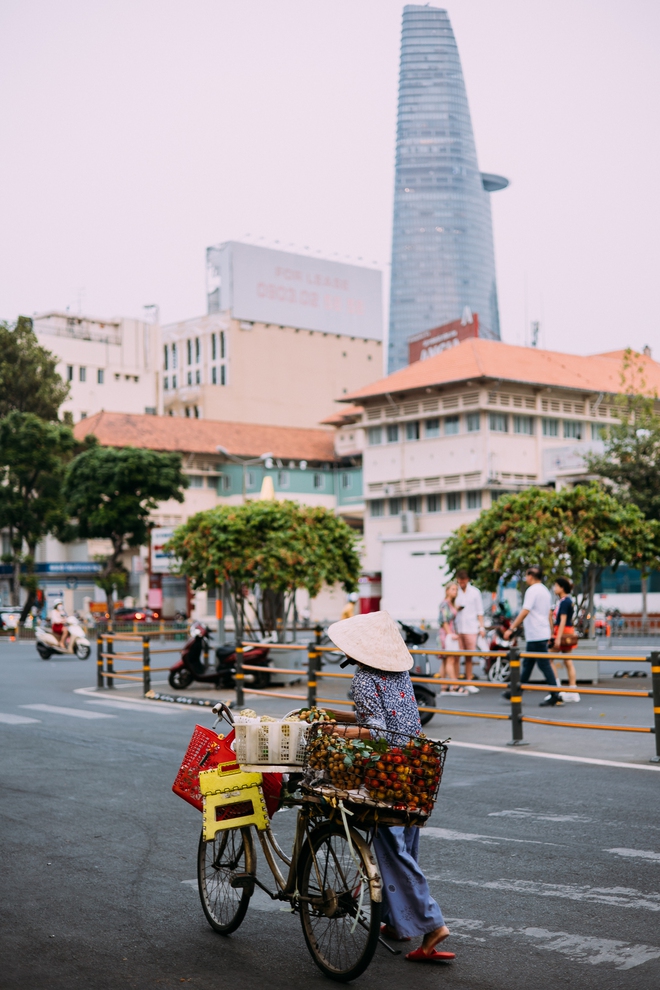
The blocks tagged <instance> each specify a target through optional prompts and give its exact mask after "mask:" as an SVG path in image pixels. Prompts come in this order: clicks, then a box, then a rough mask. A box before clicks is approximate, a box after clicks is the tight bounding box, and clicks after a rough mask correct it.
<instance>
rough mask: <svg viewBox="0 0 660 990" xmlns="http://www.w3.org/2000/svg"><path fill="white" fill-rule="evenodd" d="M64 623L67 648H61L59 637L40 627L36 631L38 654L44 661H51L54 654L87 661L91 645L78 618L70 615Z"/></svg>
mask: <svg viewBox="0 0 660 990" xmlns="http://www.w3.org/2000/svg"><path fill="white" fill-rule="evenodd" d="M64 621H65V623H66V626H67V638H66V640H65V642H66V648H65V647H62V646H60V644H59V640H58V639H57V636H55V635H54V634H53V633H52V632H48V631H47V630H46V629H45V628H44V626H42V625H39V626H37V628H36V629H35V633H34V638H35V641H36V647H37V653H38V654H39V656H40V657H41V659H42V660H50V658H51V657H52V655H53V654H54V653H57V654H59V655H60V656H76V657H78V659H79V660H86V659H87V657H88V656H89V655H90V653H91V652H92V647H91V644H90V642H89V640H88V639H87V636H86V635H85V630H84V629H83V627H82V626H81V625H80V620H79V619H78V617H77V616H76V615H68V616H67V617H66V619H65V620H64Z"/></svg>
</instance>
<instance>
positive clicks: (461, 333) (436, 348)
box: [408, 307, 479, 364]
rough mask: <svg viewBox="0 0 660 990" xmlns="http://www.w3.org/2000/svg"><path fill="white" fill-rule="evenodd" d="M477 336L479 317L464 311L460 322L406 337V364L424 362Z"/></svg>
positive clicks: (445, 324) (467, 310)
mask: <svg viewBox="0 0 660 990" xmlns="http://www.w3.org/2000/svg"><path fill="white" fill-rule="evenodd" d="M478 336H479V315H478V313H471V312H470V311H469V309H467V307H466V311H465V312H464V313H463V316H462V317H461V319H460V320H452V322H451V323H444V324H443V325H442V326H441V327H435V329H434V330H425V331H424V332H423V333H417V334H415V336H414V337H408V364H414V363H415V361H426V359H427V358H430V357H434V355H436V354H439V353H440V352H441V351H446V350H447V349H448V348H449V347H456V345H457V344H460V342H461V341H462V340H467V339H468V338H469V337H478Z"/></svg>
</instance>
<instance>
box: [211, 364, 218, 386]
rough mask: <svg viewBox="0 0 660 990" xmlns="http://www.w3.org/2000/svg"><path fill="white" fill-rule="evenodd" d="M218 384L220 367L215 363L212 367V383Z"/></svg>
mask: <svg viewBox="0 0 660 990" xmlns="http://www.w3.org/2000/svg"><path fill="white" fill-rule="evenodd" d="M217 384H218V369H217V368H216V367H215V365H214V366H213V367H212V368H211V385H217Z"/></svg>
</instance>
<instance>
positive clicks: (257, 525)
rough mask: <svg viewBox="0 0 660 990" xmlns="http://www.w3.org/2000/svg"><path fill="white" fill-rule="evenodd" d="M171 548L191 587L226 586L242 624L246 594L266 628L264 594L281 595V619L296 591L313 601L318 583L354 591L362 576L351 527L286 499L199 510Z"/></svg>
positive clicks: (176, 535) (328, 513)
mask: <svg viewBox="0 0 660 990" xmlns="http://www.w3.org/2000/svg"><path fill="white" fill-rule="evenodd" d="M168 550H170V551H171V552H172V553H173V555H174V557H175V558H176V560H177V567H178V570H179V573H181V574H184V575H187V576H188V577H189V578H190V580H191V582H192V584H193V586H194V587H204V586H206V587H214V586H216V585H225V584H226V585H227V586H228V588H229V591H230V595H231V596H232V599H233V608H234V615H235V619H236V620H237V623H238V625H239V626H241V627H242V615H243V609H244V606H245V601H246V599H247V597H248V596H249V595H251V596H252V604H253V607H254V610H255V614H256V615H257V619H258V621H260V622H261V623H262V626H263V619H264V616H263V611H262V612H261V614H260V610H259V599H260V596H261V599H262V600H263V592H264V591H268V592H271V593H273V594H274V595H276V596H279V598H280V603H281V604H280V606H279V607H278V608H277V611H278V613H279V615H278V617H279V618H282V619H283V620H285V619H286V616H287V615H288V612H289V609H290V607H291V603H292V600H293V596H294V595H295V592H296V591H297V590H298V589H299V588H304V589H306V590H307V592H308V593H309V595H310V597H311V598H314V597H315V596H316V595H318V593H319V591H320V590H321V587H322V585H323V584H328V585H334V584H341V585H342V586H343V587H344V589H345V590H346V591H354V590H355V589H356V588H357V579H358V576H359V573H360V558H359V555H358V552H357V549H356V535H355V533H354V532H353V530H351V529H350V527H349V526H347V525H346V523H345V522H344V521H343V520H342V519H340V518H338V517H337V516H336V515H335V514H334V513H333V512H331V511H330V510H329V509H324V508H320V507H310V506H306V505H298V504H296V503H295V502H291V501H285V502H277V501H271V500H259V501H250V502H246V503H245V504H244V505H239V506H233V505H225V506H220V507H218V508H215V509H209V510H207V511H205V512H199V513H197V514H196V515H194V516H192V517H191V518H190V519H189V520H188V521H187V522H186V523H185V524H184V525H183V526H180V527H179V528H178V529H177V530H176V531H175V533H174V536H173V537H172V539H171V540H170V542H169V544H168Z"/></svg>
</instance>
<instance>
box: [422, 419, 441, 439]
mask: <svg viewBox="0 0 660 990" xmlns="http://www.w3.org/2000/svg"><path fill="white" fill-rule="evenodd" d="M424 434H425V436H427V437H439V436H440V420H439V419H437V418H436V419H427V420H426V422H425V424H424Z"/></svg>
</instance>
